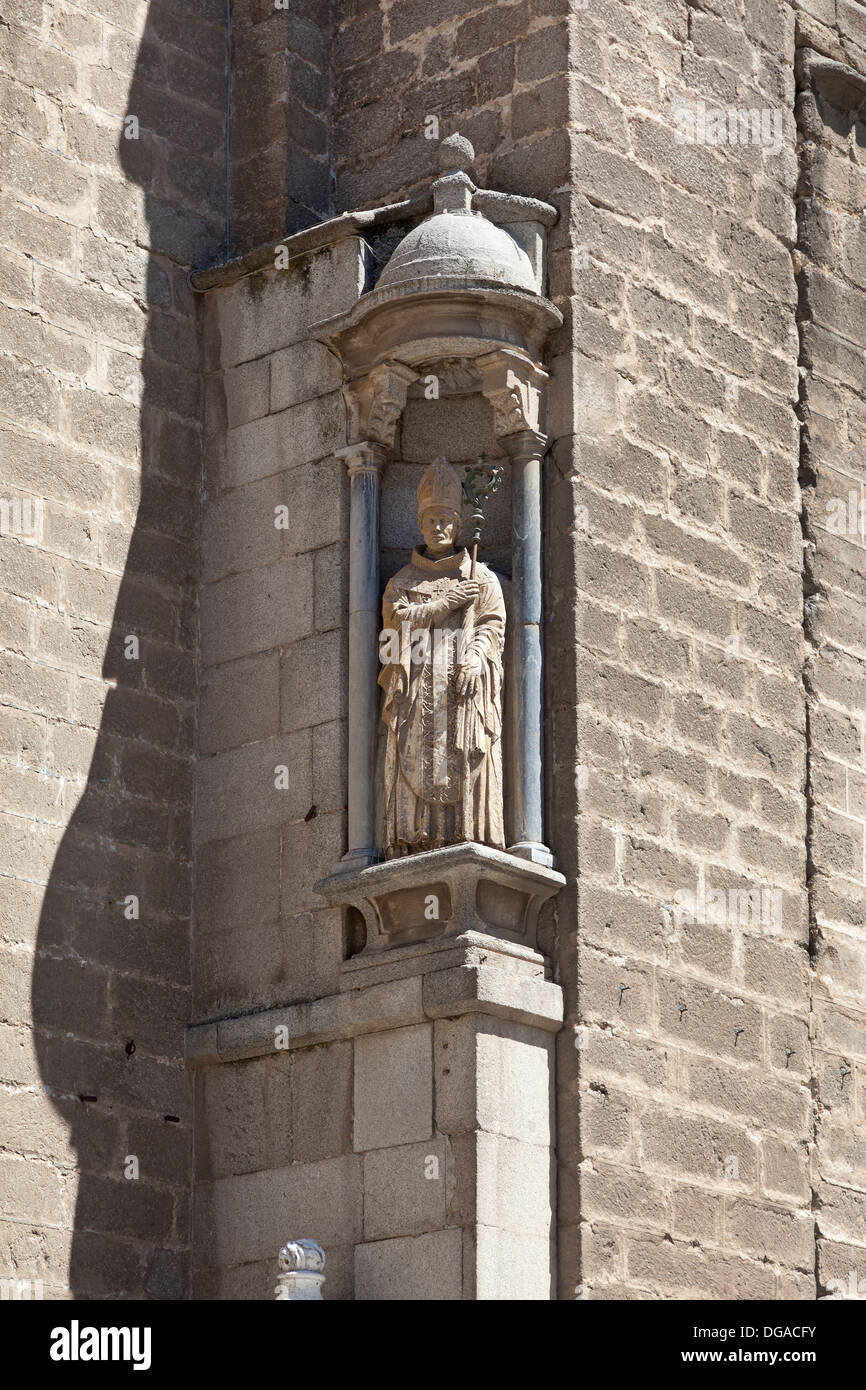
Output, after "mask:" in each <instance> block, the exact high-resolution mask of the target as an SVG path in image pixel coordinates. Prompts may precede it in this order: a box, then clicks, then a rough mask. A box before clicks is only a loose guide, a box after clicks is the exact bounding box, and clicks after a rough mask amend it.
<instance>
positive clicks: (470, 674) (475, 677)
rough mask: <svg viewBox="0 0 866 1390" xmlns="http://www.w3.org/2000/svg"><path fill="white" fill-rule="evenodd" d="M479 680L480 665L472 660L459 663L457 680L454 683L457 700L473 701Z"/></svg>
mask: <svg viewBox="0 0 866 1390" xmlns="http://www.w3.org/2000/svg"><path fill="white" fill-rule="evenodd" d="M480 679H481V665H480V663H479V662H478V661H477V660H476V659H475V658H474V657H472V658H470V659H469V660H468V661H466V662H463V663H461V665H460V666H458V667H457V678H456V681H455V685H456V689H457V696H458V699H461V700H462V699H467V700H472V699H474V697H475V695H476V693H477V691H478V683H479V681H480Z"/></svg>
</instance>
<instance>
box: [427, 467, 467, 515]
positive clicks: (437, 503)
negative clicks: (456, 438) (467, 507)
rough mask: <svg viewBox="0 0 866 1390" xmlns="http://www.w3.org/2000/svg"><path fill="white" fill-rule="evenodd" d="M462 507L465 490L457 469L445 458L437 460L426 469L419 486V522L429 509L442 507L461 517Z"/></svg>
mask: <svg viewBox="0 0 866 1390" xmlns="http://www.w3.org/2000/svg"><path fill="white" fill-rule="evenodd" d="M462 506H463V488H462V486H461V483H460V479H459V478H458V476H457V473H456V471H455V469H454V468H452V466H451V464H450V463H449V462H448V460H447V458H445V457H444V456H443V457H442V458H438V459H436V460H435V462H434V463H431V464H430V467H429V468H425V469H424V472H423V473H422V474H421V481H420V483H419V484H418V519H419V521H420V519H421V517H422V516H423V514H424V512H426V510H427V508H428V507H441V508H442V510H443V511H449V512H456V513H457V515H458V516H459V515H460V512H461V508H462Z"/></svg>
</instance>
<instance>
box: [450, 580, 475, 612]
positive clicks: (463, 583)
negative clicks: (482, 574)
mask: <svg viewBox="0 0 866 1390" xmlns="http://www.w3.org/2000/svg"><path fill="white" fill-rule="evenodd" d="M480 593H481V585H480V584H479V582H478V580H477V579H460V580H458V582H457V583H456V584H455V585H454V587H453V588H451V589H449V591H448V602H449V604H450V606H451V607H452V608H464V607H465V606H466V604H467V603H474V602H475V600H476V599H477V597H478V595H479V594H480Z"/></svg>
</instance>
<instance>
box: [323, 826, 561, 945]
mask: <svg viewBox="0 0 866 1390" xmlns="http://www.w3.org/2000/svg"><path fill="white" fill-rule="evenodd" d="M564 885H565V878H564V877H563V875H562V874H560V873H557V872H556V870H555V869H550V868H548V867H547V866H546V865H544V864H536V863H533V862H532V860H529V859H523V858H521V857H520V856H519V855H516V854H509V853H507V852H506V851H504V850H498V849H492V848H491V847H490V846H489V845H479V844H475V843H474V842H471V841H470V842H468V843H465V844H459V845H448V846H447V847H446V848H444V849H434V850H428V851H426V852H425V853H422V854H411V855H407V856H406V857H405V858H402V859H389V860H387V861H386V862H385V863H384V864H371V865H370V866H369V867H368V868H364V869H356V868H351V869H348V870H346V871H344V872H338V873H334V874H331V875H330V876H329V877H328V878H324V879H320V880H319V882H318V883H316V884H314V885H313V887H314V891H315V892H316V893H318V894H320V895H321V896H322V897H323V898H324V899H325V901H326V902H327V903H329V904H331V905H344V906H348V907H354V908H356V909H357V911H358V912H360V913H361V915H362V917H363V918H364V923H365V926H366V929H367V941H366V945H365V947H364V951H363V953H362V954H364V955H368V956H369V955H373V954H375V953H376V952H380V951H383V950H386V949H388V948H390V947H394V946H407V945H411V944H414V943H417V942H421V941H424V940H431V939H436V938H439V939H442V938H451V939H454V938H458V937H462V936H464V935H465V934H466V933H467V932H477V933H481V934H482V935H484V936H488V937H492V938H498V939H501V940H505V941H510V942H513V943H515V944H518V945H521V946H524V947H527V948H529V949H532V948H533V947H534V946H535V929H536V923H537V920H538V913H539V910H540V908H541V906H542V904H543V903H544V902H546V901H547V899H548V898H551V897H553V895H554V894H555V893H557V892H558V891H559V889H560V888H562V887H563V886H564ZM431 912H435V915H434V916H431V915H430V914H431Z"/></svg>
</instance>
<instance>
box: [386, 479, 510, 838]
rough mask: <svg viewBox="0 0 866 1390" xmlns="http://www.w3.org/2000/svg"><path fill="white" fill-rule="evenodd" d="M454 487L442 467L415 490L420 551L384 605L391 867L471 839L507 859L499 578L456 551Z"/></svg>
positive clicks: (458, 494)
mask: <svg viewBox="0 0 866 1390" xmlns="http://www.w3.org/2000/svg"><path fill="white" fill-rule="evenodd" d="M462 500H463V499H462V489H461V483H460V479H459V477H458V476H457V473H456V472H455V470H454V468H453V467H452V466H451V464H450V463H449V462H448V460H447V459H445V458H439V459H437V460H436V462H435V463H433V464H431V465H430V467H429V468H427V469H426V470H425V472H424V473H423V475H422V477H421V481H420V483H419V485H418V527H419V530H420V531H421V534H422V536H423V538H424V544H423V545H422V546H418V547H417V549H415V550H414V551H413V552H412V558H411V560H410V562H409V564H408V565H406V566H405V567H404V568H403V569H401V570H400V571H399V572H398V573H397V574H395V575H394V577H393V579H391V580H390V581H389V583H388V585H387V588H386V589H385V595H384V600H383V604H382V623H383V631H382V640H381V644H380V657H381V660H382V671H381V674H380V676H379V684H380V686H381V687H382V690H383V692H384V694H383V700H382V719H383V721H384V725H385V757H384V822H385V823H384V834H383V847H384V850H385V854H386V856H387V858H389V859H393V858H396V857H397V856H400V855H406V854H414V853H417V852H418V851H421V850H428V849H439V848H441V847H442V846H444V845H451V844H458V843H460V842H461V841H465V840H475V841H477V842H478V843H480V844H484V845H492V846H494V847H496V848H498V849H504V847H505V836H504V829H503V818H502V689H503V671H502V656H503V650H504V646H505V603H504V601H503V596H502V587H501V585H500V582H499V580H498V579H497V577H496V575H495V574H494V573H493V571H492V570H491V569H489V568H488V567H487V566H486V565H483V564H480V563H479V564H477V565H476V567H475V574H474V577H472V575H471V572H472V561H471V560H470V556H469V554H468V552H467V550H466V549H465V548H464V547H463V546H461V545H459V544H458V542H459V538H460V521H461V505H462Z"/></svg>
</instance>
